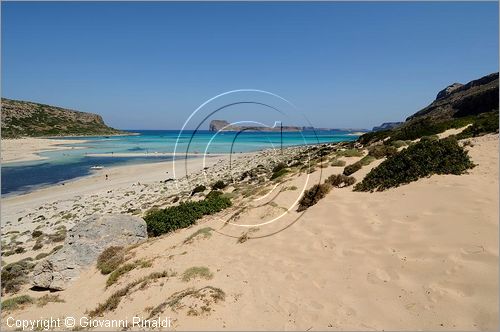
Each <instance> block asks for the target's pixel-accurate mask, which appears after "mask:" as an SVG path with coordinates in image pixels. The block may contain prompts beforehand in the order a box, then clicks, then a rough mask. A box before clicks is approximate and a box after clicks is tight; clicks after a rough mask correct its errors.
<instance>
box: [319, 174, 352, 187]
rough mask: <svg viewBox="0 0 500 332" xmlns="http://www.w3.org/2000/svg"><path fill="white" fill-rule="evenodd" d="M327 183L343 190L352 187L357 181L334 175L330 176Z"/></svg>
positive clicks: (349, 177) (350, 177)
mask: <svg viewBox="0 0 500 332" xmlns="http://www.w3.org/2000/svg"><path fill="white" fill-rule="evenodd" d="M325 182H326V183H329V184H331V185H332V186H333V187H337V188H343V187H348V186H352V185H353V184H354V183H355V182H356V179H355V178H353V177H352V176H345V175H343V174H334V175H331V176H329V177H328V178H327V179H326V181H325Z"/></svg>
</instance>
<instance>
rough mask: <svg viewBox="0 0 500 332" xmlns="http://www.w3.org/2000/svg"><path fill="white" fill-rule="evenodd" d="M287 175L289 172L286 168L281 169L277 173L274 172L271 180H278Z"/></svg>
mask: <svg viewBox="0 0 500 332" xmlns="http://www.w3.org/2000/svg"><path fill="white" fill-rule="evenodd" d="M287 173H288V170H287V169H286V168H280V169H279V170H277V171H276V172H273V174H272V175H271V180H274V179H277V178H279V177H281V176H283V175H285V174H287Z"/></svg>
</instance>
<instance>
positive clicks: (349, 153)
mask: <svg viewBox="0 0 500 332" xmlns="http://www.w3.org/2000/svg"><path fill="white" fill-rule="evenodd" d="M336 155H337V156H338V157H362V156H363V152H361V151H359V150H358V149H346V150H341V151H337V153H336Z"/></svg>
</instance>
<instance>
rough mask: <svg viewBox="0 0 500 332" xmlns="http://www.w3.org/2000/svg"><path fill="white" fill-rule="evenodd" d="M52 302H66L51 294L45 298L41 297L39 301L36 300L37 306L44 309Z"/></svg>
mask: <svg viewBox="0 0 500 332" xmlns="http://www.w3.org/2000/svg"><path fill="white" fill-rule="evenodd" d="M50 302H59V303H64V302H66V301H64V300H63V299H61V298H60V297H59V295H50V294H45V295H44V296H42V297H39V298H38V299H37V300H36V305H37V306H38V307H44V306H46V305H47V304H49V303H50Z"/></svg>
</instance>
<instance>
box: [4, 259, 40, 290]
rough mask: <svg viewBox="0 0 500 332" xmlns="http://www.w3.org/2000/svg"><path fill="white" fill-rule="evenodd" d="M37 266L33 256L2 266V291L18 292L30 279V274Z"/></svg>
mask: <svg viewBox="0 0 500 332" xmlns="http://www.w3.org/2000/svg"><path fill="white" fill-rule="evenodd" d="M34 266H35V264H34V263H32V262H31V258H25V259H22V260H20V261H18V262H14V263H10V264H7V265H5V266H3V267H2V275H1V280H2V291H3V292H5V293H16V292H18V291H19V290H21V287H22V286H23V285H24V284H26V283H27V282H28V281H29V274H30V273H31V271H32V270H33V267H34Z"/></svg>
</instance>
